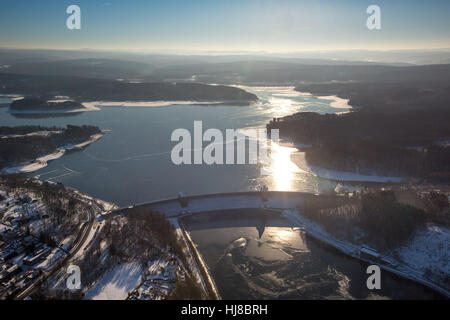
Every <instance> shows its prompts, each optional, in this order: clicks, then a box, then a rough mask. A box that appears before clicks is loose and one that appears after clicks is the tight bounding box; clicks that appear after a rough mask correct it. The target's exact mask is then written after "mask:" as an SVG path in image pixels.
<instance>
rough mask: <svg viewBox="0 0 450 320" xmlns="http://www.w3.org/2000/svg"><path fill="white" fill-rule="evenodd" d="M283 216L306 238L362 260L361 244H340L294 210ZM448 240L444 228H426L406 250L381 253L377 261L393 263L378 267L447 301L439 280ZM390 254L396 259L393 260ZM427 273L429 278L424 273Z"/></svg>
mask: <svg viewBox="0 0 450 320" xmlns="http://www.w3.org/2000/svg"><path fill="white" fill-rule="evenodd" d="M283 215H284V216H285V217H286V218H287V219H288V220H290V221H292V222H294V223H295V224H296V225H297V226H299V227H300V228H301V229H302V230H304V231H305V232H306V233H307V234H309V235H310V236H312V237H313V238H316V239H318V240H320V241H322V242H324V243H327V244H329V245H330V246H332V247H334V248H336V249H338V250H340V251H341V252H343V253H346V254H348V255H350V256H353V257H354V258H359V259H362V258H361V257H360V255H359V251H360V248H361V246H362V245H363V244H352V243H349V242H346V241H340V240H338V239H336V238H334V237H333V236H332V235H330V234H329V233H328V232H326V231H325V230H324V229H323V228H322V227H321V226H320V225H319V224H317V223H315V222H312V221H310V220H309V219H307V218H305V217H304V216H302V215H301V214H300V213H299V212H298V211H297V210H285V211H283ZM449 240H450V232H449V230H448V229H447V228H442V227H438V226H436V225H434V224H431V225H428V226H427V228H426V229H425V230H420V231H418V232H417V234H416V236H415V237H414V238H413V240H412V241H411V243H410V244H409V245H408V246H404V247H401V248H398V249H397V250H393V251H391V252H384V253H383V254H381V258H382V259H385V260H386V261H392V262H394V265H384V264H380V267H381V268H383V269H386V270H388V271H390V272H393V273H395V274H398V275H399V276H401V277H405V278H408V279H411V280H414V281H417V282H419V283H422V284H424V285H426V286H429V287H431V288H434V289H435V290H437V291H439V292H441V293H442V294H444V295H447V296H449V297H450V288H449V287H448V284H446V283H443V282H442V281H440V280H442V279H448V276H449V274H450V272H449V271H450V270H449V265H448V264H449V243H450V242H449ZM394 251H397V252H398V253H399V255H400V259H401V260H402V261H399V259H396V258H395V256H396V255H395V254H394ZM427 269H428V270H429V272H430V273H429V274H427V273H426V272H425V271H426V270H427Z"/></svg>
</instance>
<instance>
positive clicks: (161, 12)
mask: <svg viewBox="0 0 450 320" xmlns="http://www.w3.org/2000/svg"><path fill="white" fill-rule="evenodd" d="M72 4H76V5H78V6H79V7H80V9H81V29H80V30H69V29H68V28H67V27H66V20H67V18H68V17H69V15H68V14H67V13H66V8H67V7H68V6H69V5H72ZM372 4H376V5H378V6H379V7H380V9H381V30H369V29H368V28H367V26H366V20H367V18H368V16H369V15H368V14H367V13H366V9H367V7H368V6H369V5H372ZM449 16H450V1H448V0H429V1H423V0H370V1H366V0H221V1H218V0H184V1H181V0H162V1H160V0H128V1H125V0H122V1H119V0H106V1H104V0H103V1H96V0H79V1H75V0H72V1H70V0H39V1H36V0H2V1H1V2H0V47H17V48H49V49H98V50H127V51H153V52H154V51H167V50H168V51H170V50H174V51H176V50H186V51H189V50H190V51H196V50H198V51H222V52H262V51H265V52H294V51H313V50H354V49H365V50H397V49H431V48H450V19H449Z"/></svg>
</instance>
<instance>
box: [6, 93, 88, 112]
mask: <svg viewBox="0 0 450 320" xmlns="http://www.w3.org/2000/svg"><path fill="white" fill-rule="evenodd" d="M84 108H85V107H84V106H83V105H82V104H81V103H80V102H77V101H73V100H62V101H58V100H54V101H52V100H48V99H47V98H44V97H37V96H28V97H25V98H23V99H18V100H14V101H13V102H12V103H11V105H10V106H9V109H10V110H11V111H61V110H64V111H69V110H82V109H84Z"/></svg>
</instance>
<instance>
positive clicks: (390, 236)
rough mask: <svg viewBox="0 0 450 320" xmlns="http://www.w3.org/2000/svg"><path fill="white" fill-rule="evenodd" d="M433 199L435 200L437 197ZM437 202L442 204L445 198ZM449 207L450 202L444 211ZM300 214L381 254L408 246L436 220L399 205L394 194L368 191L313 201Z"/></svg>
mask: <svg viewBox="0 0 450 320" xmlns="http://www.w3.org/2000/svg"><path fill="white" fill-rule="evenodd" d="M430 197H432V199H434V198H433V197H435V196H433V195H430ZM438 198H440V197H438ZM436 201H437V202H436V203H438V202H439V201H442V198H440V200H436ZM448 206H449V204H448V201H447V202H446V203H445V204H443V206H442V208H441V209H440V210H444V209H446V208H448ZM299 210H300V212H301V214H302V215H304V216H305V217H307V218H308V219H310V220H312V221H315V222H318V223H320V225H322V226H323V227H324V228H325V230H326V231H328V232H330V233H331V234H333V235H334V236H335V237H337V238H339V239H343V240H347V241H350V242H353V243H368V244H370V245H371V246H372V247H374V248H377V249H378V250H388V249H391V248H394V247H397V246H401V245H403V244H405V242H407V241H408V240H409V239H410V238H411V236H412V235H413V234H414V232H415V231H416V230H417V228H420V227H421V226H424V224H425V222H427V221H431V220H432V219H433V217H434V216H433V215H432V214H431V212H429V211H428V210H422V209H419V208H417V207H414V206H411V205H409V204H405V203H403V202H400V201H398V200H397V197H396V194H395V192H394V191H393V190H370V189H367V190H365V191H362V192H356V193H353V194H352V195H351V196H349V195H340V196H328V197H320V198H319V197H317V198H310V199H307V200H306V201H305V203H304V204H303V205H301V206H300V207H299Z"/></svg>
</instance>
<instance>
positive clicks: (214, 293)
mask: <svg viewBox="0 0 450 320" xmlns="http://www.w3.org/2000/svg"><path fill="white" fill-rule="evenodd" d="M169 221H170V223H171V224H172V225H173V226H174V227H175V230H176V233H177V235H178V237H179V239H180V241H182V243H183V244H184V247H185V255H186V257H187V259H188V261H189V268H190V271H191V272H192V274H193V275H195V277H196V281H197V283H198V284H199V285H200V286H201V287H202V289H203V291H204V292H205V295H206V297H208V298H212V299H214V300H220V299H221V297H220V294H219V291H218V289H217V286H216V284H215V282H214V279H213V278H212V277H211V274H210V272H209V269H208V266H207V265H206V264H205V262H204V261H203V259H202V257H201V255H200V253H199V252H198V250H197V248H196V247H195V244H194V243H193V241H192V239H191V237H190V236H189V233H188V232H187V231H186V230H185V228H184V225H183V224H182V223H181V222H180V221H179V220H178V219H177V218H171V219H169Z"/></svg>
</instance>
